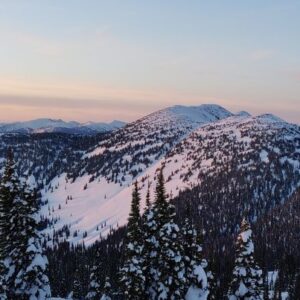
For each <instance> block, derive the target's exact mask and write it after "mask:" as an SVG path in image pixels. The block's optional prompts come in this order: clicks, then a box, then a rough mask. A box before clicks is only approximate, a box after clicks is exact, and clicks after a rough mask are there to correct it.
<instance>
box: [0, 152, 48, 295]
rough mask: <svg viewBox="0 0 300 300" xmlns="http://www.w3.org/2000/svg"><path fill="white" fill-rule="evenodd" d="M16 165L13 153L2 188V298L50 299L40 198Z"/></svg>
mask: <svg viewBox="0 0 300 300" xmlns="http://www.w3.org/2000/svg"><path fill="white" fill-rule="evenodd" d="M14 165H15V164H14V160H13V154H12V151H11V150H10V151H9V153H8V158H7V162H6V167H5V172H4V176H3V179H2V181H1V184H0V203H1V204H0V207H1V208H0V210H1V216H0V219H1V221H0V224H1V225H0V227H1V230H0V245H1V262H2V263H1V280H2V282H3V285H2V288H1V289H2V290H1V294H2V295H3V296H2V298H3V297H4V299H5V294H6V296H7V297H8V299H31V300H41V299H48V298H49V297H50V296H51V293H50V286H49V280H48V277H47V276H46V275H45V271H46V267H47V263H48V261H47V258H46V257H45V256H44V255H43V254H42V248H41V244H40V236H39V234H38V232H37V222H36V220H35V214H36V212H37V209H38V208H37V197H36V194H35V193H33V192H32V191H31V190H29V189H28V188H27V186H26V185H25V184H21V182H20V181H19V179H18V177H17V174H16V172H15V166H14ZM4 222H6V223H5V224H4ZM3 266H4V267H3Z"/></svg>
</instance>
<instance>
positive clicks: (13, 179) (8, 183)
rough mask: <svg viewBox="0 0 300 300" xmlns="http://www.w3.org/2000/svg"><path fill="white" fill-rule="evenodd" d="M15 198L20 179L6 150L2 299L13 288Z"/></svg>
mask: <svg viewBox="0 0 300 300" xmlns="http://www.w3.org/2000/svg"><path fill="white" fill-rule="evenodd" d="M16 199H20V181H19V180H18V176H17V174H16V172H15V162H14V158H13V152H12V150H11V149H9V150H8V153H7V160H6V165H5V170H4V174H3V177H2V180H1V182H0V272H1V273H0V279H1V282H2V284H1V288H0V294H1V297H2V299H5V297H6V296H9V297H10V291H12V290H13V288H14V278H13V275H14V271H15V267H14V265H13V262H12V260H11V257H10V254H11V252H12V251H13V243H14V241H13V239H12V234H13V233H14V232H13V231H12V227H11V225H12V208H13V203H14V202H15V201H16Z"/></svg>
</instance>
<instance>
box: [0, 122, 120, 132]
mask: <svg viewBox="0 0 300 300" xmlns="http://www.w3.org/2000/svg"><path fill="white" fill-rule="evenodd" d="M123 126H125V123H124V122H121V121H113V122H111V123H95V122H88V123H83V124H82V123H79V122H75V121H70V122H66V121H63V120H60V119H58V120H53V119H36V120H31V121H25V122H16V123H8V124H3V123H2V124H1V125H0V133H8V132H21V133H44V132H65V133H71V134H93V133H97V132H107V131H111V130H116V129H119V128H121V127H123Z"/></svg>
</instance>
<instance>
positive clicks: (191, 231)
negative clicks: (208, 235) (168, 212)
mask: <svg viewBox="0 0 300 300" xmlns="http://www.w3.org/2000/svg"><path fill="white" fill-rule="evenodd" d="M186 205H187V208H186V210H187V217H186V218H185V220H184V224H183V226H182V229H181V232H182V244H183V250H184V262H185V270H186V279H187V281H188V282H187V285H186V286H187V289H188V291H186V292H188V295H187V299H189V295H191V294H195V292H197V295H198V299H201V298H204V297H206V296H207V294H208V278H207V274H206V272H205V268H206V267H207V261H206V260H205V259H203V254H202V243H201V238H200V235H198V234H197V231H196V229H195V226H194V224H193V222H192V220H191V218H189V217H188V216H190V207H189V203H187V204H186Z"/></svg>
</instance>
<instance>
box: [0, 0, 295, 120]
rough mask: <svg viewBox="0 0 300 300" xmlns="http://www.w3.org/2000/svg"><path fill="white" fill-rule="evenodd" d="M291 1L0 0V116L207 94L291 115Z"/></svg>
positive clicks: (86, 110)
mask: <svg viewBox="0 0 300 300" xmlns="http://www.w3.org/2000/svg"><path fill="white" fill-rule="evenodd" d="M299 13H300V1H276V0H272V1H271V0H270V1H269V0H264V1H261V0H251V1H250V0H249V1H238V0H236V1H230V0H228V1H200V0H189V1H182V0H172V1H171V0H170V1H161V0H151V1H140V0H135V1H133V0H132V1H131V0H119V1H116V0H109V1H101V0H80V1H79V0H65V1H60V0H43V1H40V0H26V1H25V0H10V1H1V2H0V121H5V122H8V121H17V120H29V119H34V118H41V117H47V118H48V117H49V118H62V119H65V120H76V121H82V122H84V121H111V120H114V119H120V120H124V121H131V120H135V119H137V118H139V117H141V116H143V115H145V114H147V113H150V112H152V111H155V110H157V109H160V108H163V107H167V106H171V105H175V104H182V105H200V104H202V103H216V104H220V105H222V106H224V107H225V108H227V109H229V110H231V111H233V112H238V111H240V110H246V111H248V112H250V113H252V114H261V113H266V112H268V113H274V114H276V115H278V116H280V117H282V118H283V119H285V120H288V121H290V122H294V123H300V38H299V28H300V18H299Z"/></svg>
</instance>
